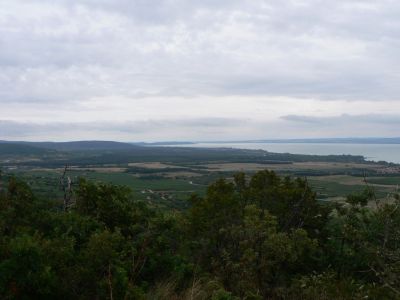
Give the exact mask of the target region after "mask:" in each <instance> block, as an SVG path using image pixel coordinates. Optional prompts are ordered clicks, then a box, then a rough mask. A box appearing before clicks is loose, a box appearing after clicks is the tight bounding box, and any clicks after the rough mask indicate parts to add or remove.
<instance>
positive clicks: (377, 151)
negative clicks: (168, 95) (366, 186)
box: [180, 143, 400, 163]
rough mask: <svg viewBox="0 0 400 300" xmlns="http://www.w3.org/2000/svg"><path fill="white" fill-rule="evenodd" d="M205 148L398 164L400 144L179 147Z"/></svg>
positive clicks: (194, 145) (281, 144)
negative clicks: (349, 157) (359, 157)
mask: <svg viewBox="0 0 400 300" xmlns="http://www.w3.org/2000/svg"><path fill="white" fill-rule="evenodd" d="M180 146H185V147H205V148H220V147H223V148H240V149H262V150H266V151H269V152H276V153H293V154H314V155H331V154H332V155H341V154H350V155H362V156H364V157H365V158H366V159H367V160H373V161H380V160H384V161H387V162H393V163H400V144H347V143H346V144H335V143H329V144H321V143H197V144H190V145H180Z"/></svg>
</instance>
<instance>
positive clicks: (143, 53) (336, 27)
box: [0, 0, 400, 141]
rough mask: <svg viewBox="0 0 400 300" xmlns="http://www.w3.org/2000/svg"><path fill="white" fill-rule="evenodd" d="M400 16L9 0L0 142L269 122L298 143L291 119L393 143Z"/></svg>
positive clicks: (214, 133) (230, 129)
mask: <svg viewBox="0 0 400 300" xmlns="http://www.w3.org/2000/svg"><path fill="white" fill-rule="evenodd" d="M399 13H400V3H398V2H396V1H390V0H382V1H379V2H378V1H358V0H348V1H331V2H326V1H318V0H302V1H261V0H244V1H236V0H233V1H232V0H231V1H226V0H220V1H209V0H205V1H201V2H199V1H187V0H185V1H184V0H176V1H171V0H164V1H162V0H146V1H145V0H130V1H128V0H113V1H111V0H96V1H95V0H81V1H71V0H68V1H67V0H52V1H50V0H32V1H24V0H4V1H1V2H0V70H1V72H0V105H1V107H2V109H1V110H0V119H1V120H3V121H2V123H1V124H3V126H2V127H3V128H2V129H1V136H0V138H4V139H6V138H15V137H16V135H19V134H21V130H20V129H21V126H22V125H21V124H25V125H24V126H25V127H24V128H25V132H26V133H27V134H26V138H35V139H50V140H51V139H59V137H60V136H62V138H63V139H72V138H74V137H75V136H76V135H77V134H78V135H80V136H82V138H92V139H93V138H101V137H102V136H109V135H113V133H114V137H115V139H123V140H132V141H133V140H138V139H140V140H154V139H159V138H161V139H171V138H177V139H181V138H182V139H186V138H191V139H203V138H204V139H213V138H218V139H237V138H240V137H241V135H249V136H247V138H249V137H251V138H271V137H273V135H274V134H275V133H274V132H273V131H271V132H270V131H269V130H265V126H266V125H265V124H267V125H268V126H269V128H274V129H275V128H276V130H278V132H280V133H281V135H282V136H278V137H284V136H290V137H292V133H291V132H287V130H290V129H291V128H292V127H291V126H292V125H293V123H294V122H297V123H298V124H299V123H301V126H300V127H298V130H297V131H296V135H293V136H294V137H307V136H313V137H315V136H316V135H317V134H322V136H345V135H352V136H356V135H360V136H366V135H369V133H368V132H367V130H369V129H368V128H367V129H363V128H362V127H363V126H364V125H362V126H361V124H369V121H370V120H372V119H373V121H371V123H374V124H378V126H374V127H373V129H374V132H373V133H374V134H376V135H379V136H390V135H392V134H395V129H396V126H398V123H396V122H389V121H387V120H388V119H390V118H395V119H396V118H397V116H393V113H394V112H395V111H396V109H400V100H399V95H400V84H399V82H400V81H399V80H400V72H399V71H398V70H400V60H399V59H398V49H399V46H400V39H399V37H400V21H399V19H398V15H399ZM399 111H400V110H399ZM296 116H297V117H296ZM360 116H366V117H365V119H364V118H363V117H360ZM377 116H379V117H377ZM371 117H372V119H371ZM301 119H303V121H302V122H298V121H301ZM4 120H6V121H4ZM188 120H193V121H192V123H193V124H194V123H196V124H197V125H196V126H195V127H196V128H198V130H191V131H192V133H191V135H189V134H188V133H187V131H188V128H192V129H193V126H189V125H188V122H189V123H190V121H188ZM202 120H203V121H204V120H209V121H210V120H214V121H213V122H212V123H213V125H212V126H211V127H212V128H217V129H218V130H217V129H213V130H210V128H211V127H210V126H208V125H204V124H203V125H202ZM227 120H235V122H234V124H232V122H230V121H227ZM307 120H308V121H307ZM322 120H324V121H322ZM157 122H159V123H160V124H163V125H162V126H163V127H165V126H167V127H168V130H166V129H165V128H164V129H163V130H162V132H163V133H164V136H162V135H160V128H159V127H157V126H155V125H154V124H159V123H157ZM238 122H239V123H241V122H242V123H243V122H244V123H246V126H244V127H245V128H246V130H245V132H241V131H238V128H237V126H235V124H237V123H238ZM315 122H319V123H321V122H322V123H323V124H326V126H325V127H326V128H325V129H326V130H325V131H324V132H319V131H316V130H313V127H312V124H313V123H315ZM334 122H340V124H348V125H350V124H360V126H352V127H351V130H352V131H351V132H349V126H347V130H346V126H345V125H344V126H343V128H341V126H335V125H334ZM6 123H7V124H8V125H7V126H5V125H4V124H6ZM28 124H29V126H28ZM35 124H36V125H35ZM54 124H69V125H68V127H69V129H68V130H65V131H64V130H63V129H61V128H58V129H57V130H53V129H52V128H54V126H55V125H54ZM88 124H90V125H88ZM102 124H117V126H102ZM130 124H136V125H137V126H138V127H139V128H142V129H141V130H135V128H133V127H135V126H131V125H130ZM332 124H333V125H332ZM88 126H89V128H88ZM268 126H266V127H268ZM330 126H334V127H330ZM61 127H62V128H64V127H65V126H61ZM29 128H31V130H29ZM397 128H398V127H397ZM300 129H301V130H300ZM377 129H379V130H377ZM18 132H20V133H18ZM28 132H31V133H30V134H28ZM57 132H58V134H59V135H57ZM17 133H18V134H17ZM61 133H62V134H61ZM94 134H96V135H97V136H92V135H94ZM371 134H372V132H371Z"/></svg>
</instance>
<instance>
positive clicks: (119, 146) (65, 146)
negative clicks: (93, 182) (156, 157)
mask: <svg viewBox="0 0 400 300" xmlns="http://www.w3.org/2000/svg"><path fill="white" fill-rule="evenodd" d="M0 145H20V146H21V145H24V146H30V147H31V148H36V149H37V148H42V149H51V150H58V151H96V150H129V149H135V148H138V147H140V146H139V145H133V144H129V143H122V142H113V141H73V142H23V141H16V142H11V141H0Z"/></svg>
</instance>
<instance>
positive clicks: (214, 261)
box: [0, 171, 400, 300]
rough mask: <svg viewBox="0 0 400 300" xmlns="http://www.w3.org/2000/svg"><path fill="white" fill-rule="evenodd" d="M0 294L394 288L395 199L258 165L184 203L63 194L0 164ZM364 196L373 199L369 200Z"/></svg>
mask: <svg viewBox="0 0 400 300" xmlns="http://www.w3.org/2000/svg"><path fill="white" fill-rule="evenodd" d="M0 190H1V191H0V298H1V299H214V300H217V299H218V300H222V299H224V300H228V299H397V298H399V299H400V209H399V205H400V200H399V196H398V195H396V194H393V195H390V197H389V198H390V199H388V200H387V201H386V202H385V203H380V202H379V201H378V200H377V201H376V203H375V198H374V193H373V191H372V190H370V189H368V186H367V190H366V191H365V192H364V193H362V194H356V195H351V196H349V197H348V198H347V202H346V203H344V204H338V203H335V204H328V203H326V202H319V201H317V200H316V195H315V193H314V192H313V191H312V190H311V189H310V188H309V186H308V184H307V181H306V180H302V179H291V178H283V177H279V176H277V175H276V174H275V173H273V172H269V171H261V172H258V173H256V174H255V175H253V176H252V177H251V178H247V177H246V176H245V175H244V174H242V173H240V174H237V175H235V177H234V180H224V179H220V180H217V181H216V182H215V183H213V184H211V185H210V186H209V188H208V190H207V193H206V195H205V196H204V197H200V196H195V195H194V196H192V197H191V198H190V206H189V207H190V208H189V209H187V210H185V211H183V212H170V211H165V210H164V211H160V210H157V209H155V208H150V207H148V206H147V205H146V204H145V203H144V202H140V201H136V200H135V199H132V196H131V194H130V191H129V190H128V189H127V188H125V187H121V186H115V185H111V184H102V183H93V182H89V181H86V180H85V179H80V181H79V183H78V184H77V185H76V186H75V190H74V194H73V197H72V200H73V202H72V204H73V205H71V206H70V207H68V208H67V209H65V208H64V207H63V204H62V201H59V200H57V199H42V198H40V199H39V198H37V197H36V196H35V195H34V194H33V193H32V191H31V190H30V188H29V186H28V185H27V184H25V183H24V182H21V181H19V180H18V179H17V178H13V177H7V176H4V175H3V178H2V179H1V185H0ZM371 203H373V205H371Z"/></svg>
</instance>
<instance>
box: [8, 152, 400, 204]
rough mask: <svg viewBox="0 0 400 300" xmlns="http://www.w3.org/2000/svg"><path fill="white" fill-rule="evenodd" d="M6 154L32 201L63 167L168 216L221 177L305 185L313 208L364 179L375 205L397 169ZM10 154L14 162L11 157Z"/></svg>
mask: <svg viewBox="0 0 400 300" xmlns="http://www.w3.org/2000/svg"><path fill="white" fill-rule="evenodd" d="M13 147H14V148H12V149H9V148H10V146H7V147H5V148H4V149H3V152H1V151H0V154H1V155H2V156H1V155H0V167H1V168H2V169H4V170H5V171H6V172H7V173H15V174H17V175H19V176H21V177H23V178H24V179H25V180H26V181H27V182H28V183H29V184H30V185H31V187H32V189H33V190H34V191H35V192H36V194H38V195H43V196H50V197H55V198H60V199H61V197H62V193H61V190H60V187H59V185H60V184H59V181H60V176H61V174H62V171H63V167H64V166H65V165H69V166H71V167H70V168H69V171H68V176H70V177H71V178H72V179H73V181H75V182H76V181H77V180H78V178H79V177H84V178H87V179H89V180H94V181H98V182H110V183H113V184H118V185H125V186H127V187H129V188H130V189H131V190H132V191H133V194H134V196H135V197H136V198H137V199H141V200H145V201H147V202H149V203H151V204H154V205H158V206H162V207H170V208H182V207H185V206H186V205H187V199H188V198H189V196H190V195H191V194H193V193H197V194H204V192H205V191H206V188H207V185H209V184H210V183H212V182H214V181H215V180H216V179H218V178H221V177H225V178H232V176H233V174H234V173H236V172H245V173H247V174H253V173H255V172H257V171H260V170H265V169H268V170H273V171H276V172H277V173H279V174H280V175H285V176H293V177H307V178H308V182H309V183H310V185H311V186H312V187H313V188H314V190H315V191H316V192H317V196H318V198H319V199H321V200H322V199H324V200H343V199H345V197H346V196H347V195H348V194H351V193H355V192H361V191H363V190H364V189H365V188H366V184H365V182H364V181H363V175H364V174H366V175H367V176H368V182H369V185H370V186H371V187H373V188H374V190H375V191H376V194H377V196H378V197H382V198H384V197H385V196H386V195H387V194H388V193H390V192H393V191H394V190H395V189H396V187H397V185H398V184H400V167H399V166H394V165H391V164H387V163H373V162H367V161H365V160H364V159H363V158H362V157H357V156H355V157H354V156H313V155H311V156H307V155H291V154H278V153H270V152H265V151H253V150H238V149H237V150H232V149H191V148H170V147H165V148H162V147H160V148H152V147H137V148H134V149H130V150H121V151H119V150H118V151H115V150H101V151H100V150H98V151H70V152H68V151H56V150H42V152H40V151H38V150H37V151H36V152H38V153H36V152H33V154H32V155H28V154H29V153H30V152H29V151H30V147H25V146H24V145H22V146H21V145H20V146H18V147H17V148H15V147H16V146H13ZM16 149H17V150H18V149H19V153H20V154H14V153H15V150H16ZM0 150H1V149H0ZM11 150H12V151H11ZM393 172H394V173H393ZM389 175H390V177H389Z"/></svg>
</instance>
